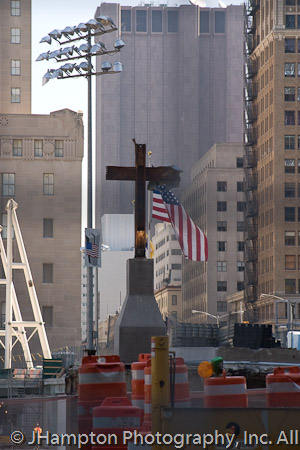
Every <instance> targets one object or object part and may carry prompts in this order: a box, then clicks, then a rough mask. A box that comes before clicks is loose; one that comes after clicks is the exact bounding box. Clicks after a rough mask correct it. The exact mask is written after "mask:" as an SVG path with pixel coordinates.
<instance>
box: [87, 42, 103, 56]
mask: <svg viewBox="0 0 300 450" xmlns="http://www.w3.org/2000/svg"><path fill="white" fill-rule="evenodd" d="M106 50H107V49H106V47H105V45H104V44H103V42H97V43H96V44H95V45H93V46H92V48H91V50H90V53H93V54H94V55H97V54H98V53H103V52H105V51H106Z"/></svg>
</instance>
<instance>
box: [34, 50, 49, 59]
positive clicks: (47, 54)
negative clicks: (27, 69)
mask: <svg viewBox="0 0 300 450" xmlns="http://www.w3.org/2000/svg"><path fill="white" fill-rule="evenodd" d="M49 54H50V52H49V51H48V52H45V53H41V54H40V55H39V56H38V57H37V58H36V61H43V60H44V59H47V60H48V59H49Z"/></svg>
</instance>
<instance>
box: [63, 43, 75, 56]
mask: <svg viewBox="0 0 300 450" xmlns="http://www.w3.org/2000/svg"><path fill="white" fill-rule="evenodd" d="M73 51H74V45H72V47H65V48H62V49H61V50H60V54H61V55H66V56H67V55H70V56H72V55H73Z"/></svg>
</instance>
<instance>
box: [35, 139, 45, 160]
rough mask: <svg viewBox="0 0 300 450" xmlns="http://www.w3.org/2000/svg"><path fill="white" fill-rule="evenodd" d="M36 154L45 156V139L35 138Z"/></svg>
mask: <svg viewBox="0 0 300 450" xmlns="http://www.w3.org/2000/svg"><path fill="white" fill-rule="evenodd" d="M34 156H36V157H41V156H43V141H42V140H41V139H35V141H34Z"/></svg>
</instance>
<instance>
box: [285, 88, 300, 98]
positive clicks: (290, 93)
mask: <svg viewBox="0 0 300 450" xmlns="http://www.w3.org/2000/svg"><path fill="white" fill-rule="evenodd" d="M295 99H296V88H295V87H294V86H288V87H285V88H284V101H285V102H294V101H295ZM297 101H298V102H300V87H298V88H297Z"/></svg>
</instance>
